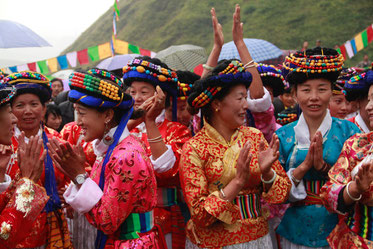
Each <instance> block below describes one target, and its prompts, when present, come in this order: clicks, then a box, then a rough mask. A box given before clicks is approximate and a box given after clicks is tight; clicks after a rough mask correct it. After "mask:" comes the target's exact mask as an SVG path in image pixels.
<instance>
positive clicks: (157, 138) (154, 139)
mask: <svg viewBox="0 0 373 249" xmlns="http://www.w3.org/2000/svg"><path fill="white" fill-rule="evenodd" d="M161 138H162V135H160V136H159V137H155V138H148V142H154V141H156V140H159V139H161Z"/></svg>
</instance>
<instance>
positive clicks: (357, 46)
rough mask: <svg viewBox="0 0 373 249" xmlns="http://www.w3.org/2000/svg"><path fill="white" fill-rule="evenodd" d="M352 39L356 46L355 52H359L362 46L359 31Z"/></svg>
mask: <svg viewBox="0 0 373 249" xmlns="http://www.w3.org/2000/svg"><path fill="white" fill-rule="evenodd" d="M354 41H355V46H356V52H359V51H360V50H362V49H363V48H364V44H363V39H362V37H361V33H360V34H358V35H356V36H355V38H354Z"/></svg>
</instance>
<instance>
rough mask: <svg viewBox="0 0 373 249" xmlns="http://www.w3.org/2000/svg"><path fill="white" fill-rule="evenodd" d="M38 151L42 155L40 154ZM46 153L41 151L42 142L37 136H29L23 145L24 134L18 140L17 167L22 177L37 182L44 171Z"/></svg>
mask: <svg viewBox="0 0 373 249" xmlns="http://www.w3.org/2000/svg"><path fill="white" fill-rule="evenodd" d="M40 151H42V153H41V154H40ZM46 155H47V151H46V150H44V149H43V140H42V139H39V136H35V137H34V136H31V137H30V139H29V142H28V144H26V143H25V133H24V132H22V133H21V136H20V137H19V139H18V152H17V156H18V165H19V168H20V171H21V175H22V177H26V178H29V179H30V180H32V181H34V182H38V181H39V179H40V177H41V174H42V172H43V169H44V159H45V156H46Z"/></svg>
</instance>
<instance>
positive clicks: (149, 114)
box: [145, 86, 166, 122]
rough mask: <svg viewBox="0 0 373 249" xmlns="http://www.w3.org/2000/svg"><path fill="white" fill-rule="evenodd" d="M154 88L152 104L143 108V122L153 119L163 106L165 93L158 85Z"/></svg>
mask: <svg viewBox="0 0 373 249" xmlns="http://www.w3.org/2000/svg"><path fill="white" fill-rule="evenodd" d="M155 90H156V92H155V93H154V96H153V97H154V99H153V101H152V104H151V105H150V106H149V108H148V109H145V110H146V114H145V122H146V121H155V119H156V118H157V117H158V115H159V114H161V112H162V111H163V109H164V108H165V102H166V95H165V94H164V93H163V91H162V89H161V88H160V87H159V86H157V87H156V89H155ZM145 108H146V107H145Z"/></svg>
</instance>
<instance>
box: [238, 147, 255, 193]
mask: <svg viewBox="0 0 373 249" xmlns="http://www.w3.org/2000/svg"><path fill="white" fill-rule="evenodd" d="M250 148H251V145H250V142H247V143H245V145H244V146H243V148H242V149H241V151H240V154H239V155H238V159H237V167H236V170H237V173H236V179H237V182H239V183H240V185H241V186H244V185H245V184H246V183H247V182H248V180H249V177H250V163H251V159H252V157H253V156H252V154H251V153H250V154H249V151H250Z"/></svg>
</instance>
